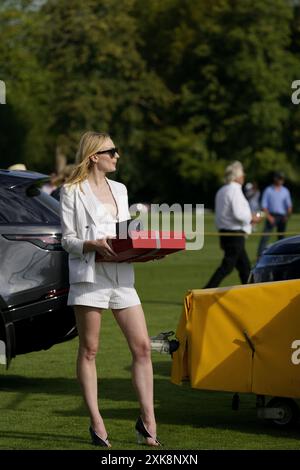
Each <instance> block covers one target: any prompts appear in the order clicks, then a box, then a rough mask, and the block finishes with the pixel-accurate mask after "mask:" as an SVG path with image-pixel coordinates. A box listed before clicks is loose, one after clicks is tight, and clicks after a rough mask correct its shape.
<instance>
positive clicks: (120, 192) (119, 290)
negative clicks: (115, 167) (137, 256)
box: [60, 178, 140, 308]
mask: <svg viewBox="0 0 300 470" xmlns="http://www.w3.org/2000/svg"><path fill="white" fill-rule="evenodd" d="M106 181H107V183H108V184H109V187H110V189H111V192H112V195H113V197H114V199H115V201H116V205H117V208H118V215H117V219H116V218H114V217H113V216H112V214H111V213H110V212H109V211H108V210H107V209H106V208H105V205H104V204H102V203H101V202H100V201H99V200H98V199H97V198H96V196H95V195H94V193H93V191H92V189H91V187H90V185H89V183H88V181H87V180H85V181H83V182H82V183H81V188H80V185H79V184H76V185H72V186H63V187H62V190H61V198H60V208H61V224H62V246H63V248H64V249H65V250H66V251H67V252H68V253H69V280H70V291H69V297H68V305H87V306H90V307H98V308H125V307H130V306H133V305H138V304H140V300H139V297H138V295H137V292H136V290H135V288H134V271H133V266H132V264H130V263H113V262H111V263H106V262H97V263H96V262H95V252H89V253H83V243H84V241H85V240H96V239H97V238H103V237H106V236H115V235H116V222H117V221H120V222H122V221H124V220H128V219H130V214H129V208H128V196H127V189H126V186H124V185H123V184H121V183H118V182H116V181H113V180H109V179H107V178H106Z"/></svg>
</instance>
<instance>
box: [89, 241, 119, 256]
mask: <svg viewBox="0 0 300 470" xmlns="http://www.w3.org/2000/svg"><path fill="white" fill-rule="evenodd" d="M109 240H110V238H109V237H107V238H98V239H97V240H95V241H94V246H95V251H96V252H97V253H99V255H101V256H102V257H103V258H113V257H116V256H118V255H117V253H115V252H114V250H113V249H112V247H111V245H110V242H109Z"/></svg>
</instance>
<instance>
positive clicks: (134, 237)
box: [95, 230, 185, 263]
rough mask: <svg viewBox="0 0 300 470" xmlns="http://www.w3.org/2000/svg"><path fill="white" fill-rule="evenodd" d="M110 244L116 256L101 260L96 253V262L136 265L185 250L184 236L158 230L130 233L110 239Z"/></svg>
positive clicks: (178, 233) (180, 233)
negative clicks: (132, 263) (123, 237)
mask: <svg viewBox="0 0 300 470" xmlns="http://www.w3.org/2000/svg"><path fill="white" fill-rule="evenodd" d="M110 244H111V247H112V249H113V250H114V251H115V253H117V254H118V256H117V257H113V258H109V259H103V258H102V257H101V255H99V254H98V253H96V258H95V260H96V261H105V262H114V263H122V262H127V263H128V262H129V263H131V262H134V263H138V262H145V261H150V260H154V259H159V258H163V257H164V256H166V255H169V254H171V253H175V252H177V251H181V250H185V235H184V233H183V232H161V231H158V230H148V231H146V230H140V231H131V232H130V237H128V238H125V239H119V238H114V239H111V240H110Z"/></svg>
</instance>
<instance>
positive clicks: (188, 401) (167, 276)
mask: <svg viewBox="0 0 300 470" xmlns="http://www.w3.org/2000/svg"><path fill="white" fill-rule="evenodd" d="M298 227H300V216H294V217H293V218H292V219H291V221H290V224H289V229H290V230H297V229H298ZM205 230H206V232H210V233H211V232H213V231H214V225H213V217H212V216H211V215H207V216H205ZM257 243H258V239H257V238H256V237H254V236H253V237H250V238H249V239H248V241H247V249H248V252H249V255H250V258H251V261H252V262H253V263H254V262H255V257H256V247H257ZM221 256H222V252H221V250H220V249H219V246H218V238H217V237H214V236H208V237H205V243H204V248H203V249H202V250H201V251H187V252H184V253H178V254H174V255H172V256H169V257H168V258H165V259H164V260H162V261H154V262H148V263H139V264H137V265H136V287H137V290H138V292H139V294H140V297H141V299H142V302H143V306H144V310H145V314H146V317H147V322H148V327H149V334H150V335H155V334H157V333H159V332H161V331H168V330H170V329H173V330H175V329H176V326H177V323H178V320H179V317H180V315H181V310H182V303H183V298H184V295H185V293H186V291H187V290H189V289H191V288H199V287H202V286H203V285H204V284H205V282H206V281H207V279H208V278H209V276H210V275H211V274H212V272H213V271H214V269H215V268H216V266H217V264H218V263H219V261H220V259H221ZM238 282H239V281H238V276H237V273H232V274H231V275H230V276H228V278H227V279H226V280H225V281H224V283H223V285H233V284H236V283H238ZM76 349H77V339H75V340H73V341H71V342H69V343H65V344H61V345H57V346H55V347H53V348H51V349H50V350H48V351H42V352H36V353H32V354H27V355H24V356H19V357H17V358H16V359H15V360H14V361H13V362H12V364H11V367H10V369H9V371H8V372H7V371H5V369H4V368H2V369H1V375H0V389H1V401H0V407H1V420H0V449H92V448H93V447H92V446H91V445H90V439H89V435H88V425H89V422H88V418H87V413H86V410H85V406H84V404H83V402H82V398H81V394H80V391H79V386H78V384H77V381H76V378H75V359H76ZM97 364H98V372H99V403H100V408H101V410H102V413H103V416H104V418H105V422H106V426H107V429H108V431H109V435H110V439H111V442H112V444H113V448H114V449H136V448H140V447H138V446H137V444H135V434H134V422H135V420H136V419H137V416H138V414H139V409H138V404H137V401H136V398H135V394H134V391H133V388H132V385H131V377H130V354H129V352H128V349H127V345H126V342H125V340H124V338H123V337H122V335H121V333H120V331H119V329H118V327H117V325H116V324H115V322H114V319H113V317H112V315H111V313H110V312H109V311H108V312H107V313H105V315H104V321H103V327H102V333H101V350H100V353H99V356H98V360H97ZM153 365H154V373H155V407H156V414H157V420H158V435H159V437H160V439H161V441H162V442H163V443H164V444H165V445H164V449H187V450H189V449H299V448H300V444H299V436H300V430H299V428H298V429H296V430H294V431H283V430H278V429H273V427H272V426H271V425H270V424H268V423H265V422H262V421H259V420H258V419H257V417H256V410H255V396H254V395H241V406H240V410H239V411H232V410H231V394H230V393H221V392H205V391H199V390H192V389H191V388H190V387H189V386H188V385H186V384H185V385H183V386H181V387H179V386H176V385H173V384H171V383H170V368H171V359H170V357H168V356H163V355H159V354H158V353H153Z"/></svg>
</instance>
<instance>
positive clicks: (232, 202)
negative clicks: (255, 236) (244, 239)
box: [215, 181, 252, 233]
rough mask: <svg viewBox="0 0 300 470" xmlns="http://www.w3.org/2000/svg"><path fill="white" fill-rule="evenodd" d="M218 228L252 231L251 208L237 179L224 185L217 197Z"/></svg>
mask: <svg viewBox="0 0 300 470" xmlns="http://www.w3.org/2000/svg"><path fill="white" fill-rule="evenodd" d="M215 212H216V226H217V228H218V230H221V229H223V230H243V231H244V232H246V233H251V219H252V214H251V209H250V206H249V203H248V201H247V199H246V198H245V196H244V194H243V191H242V186H241V185H240V184H239V183H237V182H236V181H232V182H231V183H229V184H225V185H224V186H222V187H221V188H220V189H219V191H218V192H217V194H216V199H215Z"/></svg>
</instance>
